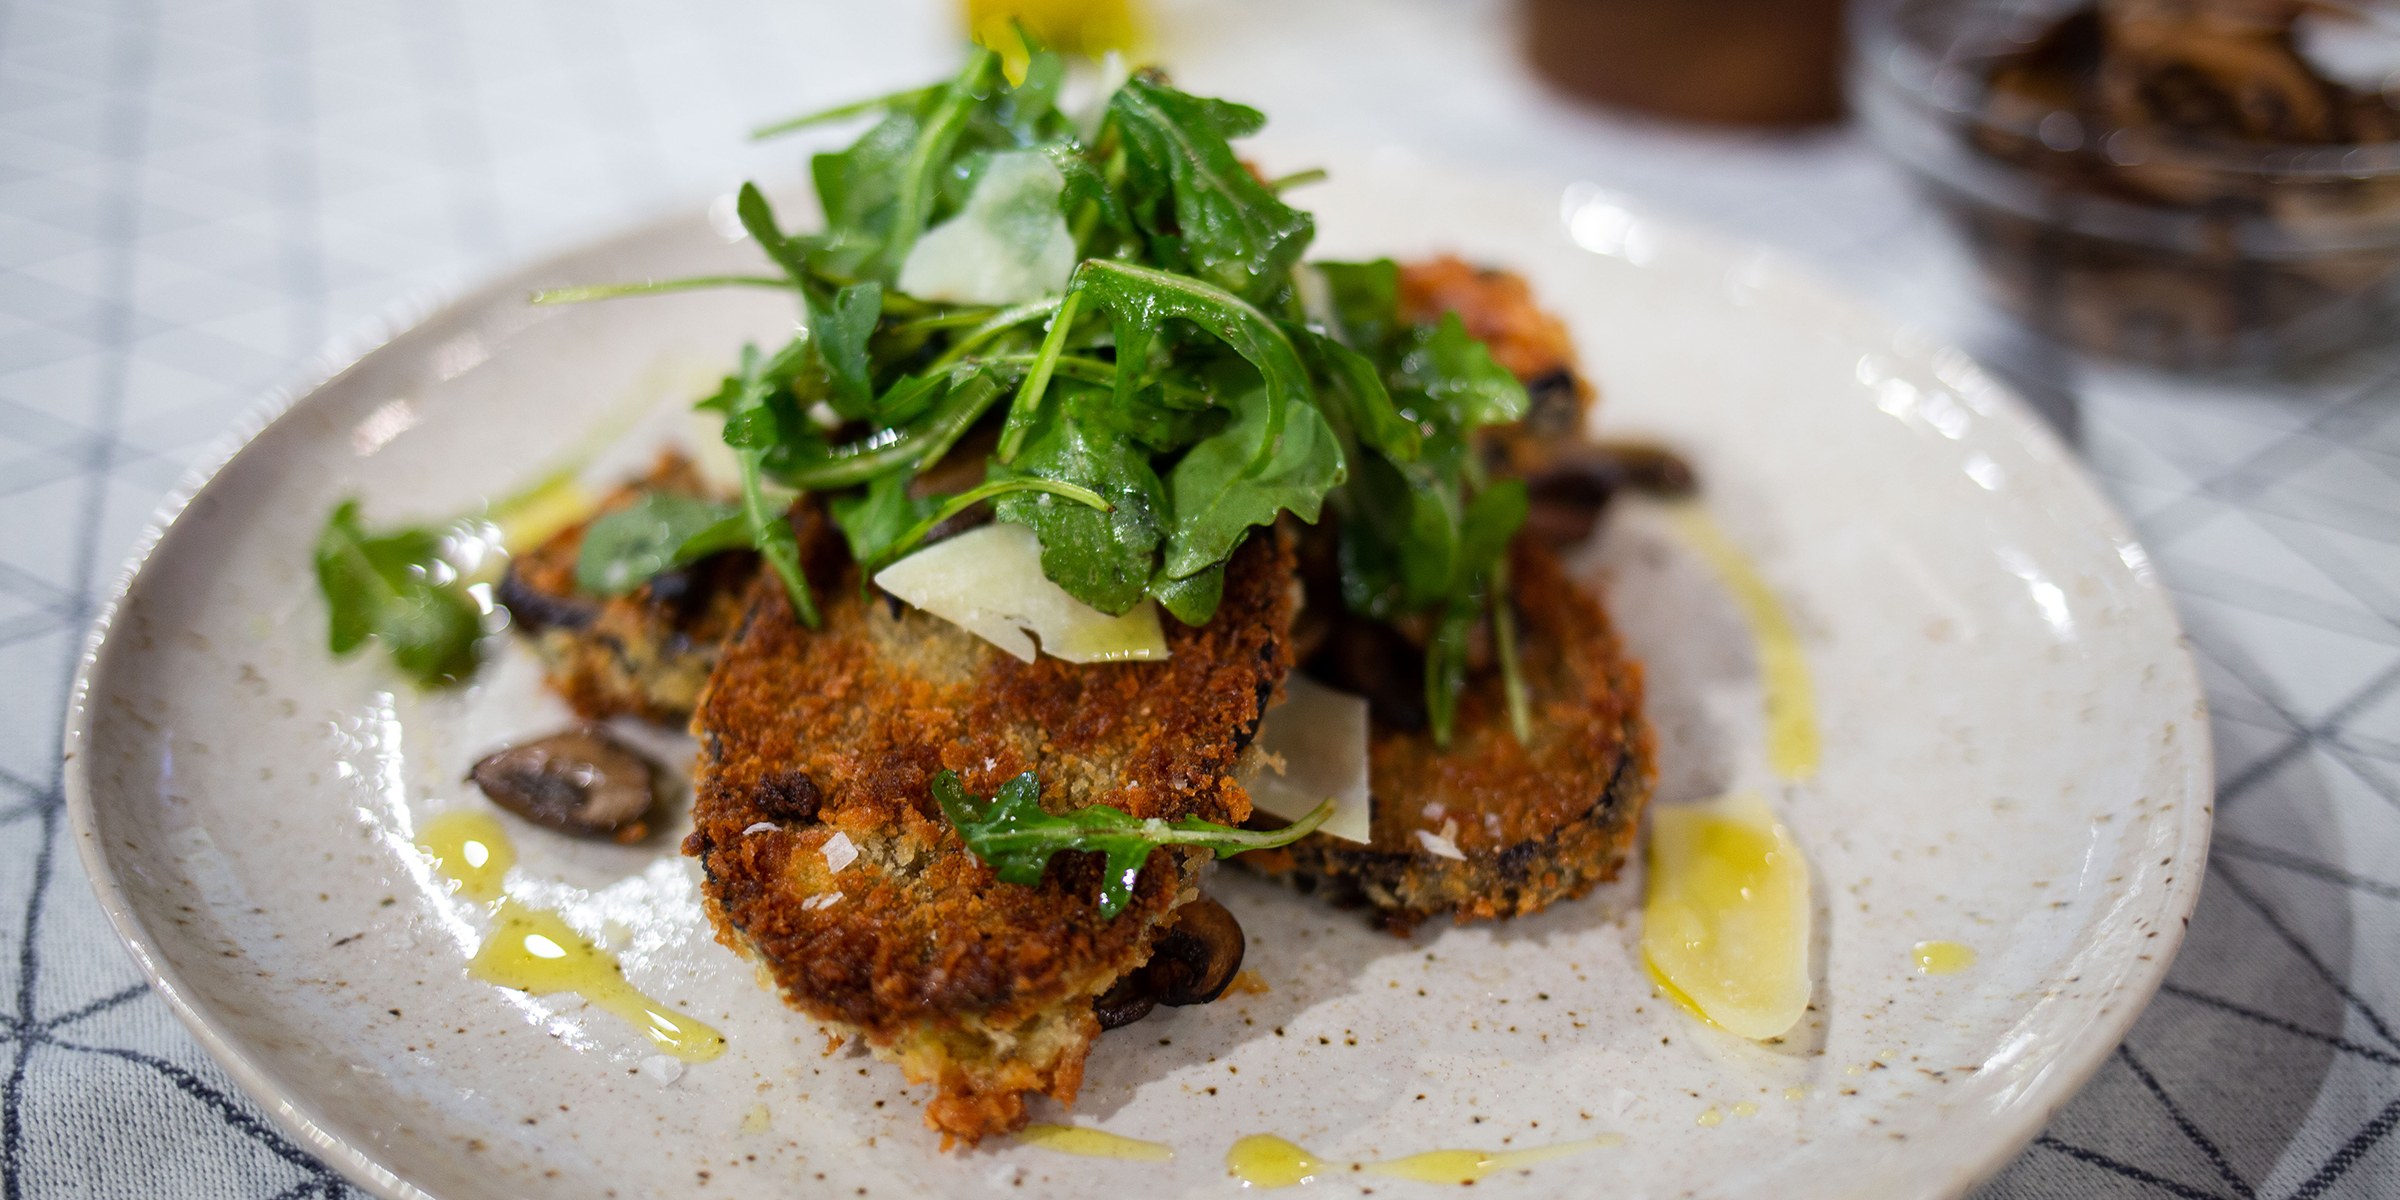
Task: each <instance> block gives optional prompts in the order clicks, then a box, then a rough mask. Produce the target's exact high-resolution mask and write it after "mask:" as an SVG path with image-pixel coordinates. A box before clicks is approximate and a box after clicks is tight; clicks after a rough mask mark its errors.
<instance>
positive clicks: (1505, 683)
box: [1490, 558, 1533, 747]
mask: <svg viewBox="0 0 2400 1200" xmlns="http://www.w3.org/2000/svg"><path fill="white" fill-rule="evenodd" d="M1490 599H1491V605H1492V643H1493V645H1492V649H1493V650H1494V651H1496V652H1497V653H1498V654H1499V655H1500V690H1501V691H1502V692H1503V693H1504V694H1506V695H1507V697H1508V727H1509V731H1510V732H1512V733H1514V734H1516V735H1517V744H1518V745H1520V746H1525V747H1531V746H1532V745H1533V697H1532V695H1531V694H1530V693H1528V692H1527V691H1526V690H1525V664H1524V663H1523V662H1521V661H1519V660H1518V658H1517V608H1516V605H1514V604H1511V603H1509V599H1508V560H1507V559H1506V558H1502V559H1501V560H1500V562H1499V563H1498V564H1497V565H1495V566H1494V567H1493V568H1492V586H1491V597H1490Z"/></svg>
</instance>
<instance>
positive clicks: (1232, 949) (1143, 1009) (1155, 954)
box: [1092, 896, 1246, 1029]
mask: <svg viewBox="0 0 2400 1200" xmlns="http://www.w3.org/2000/svg"><path fill="white" fill-rule="evenodd" d="M1245 946H1246V943H1245V940H1244V939H1243V937H1242V923H1241V922H1239V921H1236V920H1234V919H1233V914H1232V913H1229V912H1227V911H1225V906H1224V905H1222V904H1219V903H1217V902H1216V901H1214V900H1211V899H1209V898H1208V897H1206V896H1202V897H1200V898H1199V899H1197V900H1194V901H1192V902H1191V903H1189V904H1186V905H1184V906H1183V907H1181V908H1178V909H1176V910H1175V916H1174V918H1173V919H1172V920H1171V921H1170V922H1169V923H1168V925H1167V926H1166V927H1165V928H1164V929H1161V930H1159V932H1158V937H1157V940H1155V941H1153V942H1151V944H1150V961H1149V962H1147V963H1144V964H1142V965H1141V966H1140V967H1137V968H1135V969H1134V970H1132V971H1130V972H1127V973H1126V974H1125V975H1123V976H1122V977H1120V978H1119V979H1118V980H1117V981H1116V983H1114V984H1112V985H1110V987H1109V989H1108V990H1107V991H1106V992H1103V993H1101V994H1100V995H1098V996H1096V997H1094V998H1093V999H1092V1015H1093V1016H1094V1017H1097V1018H1098V1019H1099V1021H1100V1028H1102V1029H1116V1028H1119V1027H1122V1026H1126V1025H1131V1024H1133V1023H1134V1022H1136V1021H1139V1020H1141V1019H1142V1018H1143V1017H1146V1016H1149V1015H1150V1011H1151V1010H1152V1009H1153V1008H1155V1007H1157V1006H1158V1005H1161V1004H1164V1005H1167V1006H1169V1007H1172V1008H1182V1007H1184V1006H1187V1005H1192V1004H1208V1003H1212V1002H1214V1001H1215V1000H1216V998H1217V997H1219V996H1222V995H1224V994H1225V989H1226V988H1228V987H1230V986H1232V984H1233V977H1234V976H1235V975H1238V974H1240V973H1241V970H1242V951H1243V950H1244V948H1245Z"/></svg>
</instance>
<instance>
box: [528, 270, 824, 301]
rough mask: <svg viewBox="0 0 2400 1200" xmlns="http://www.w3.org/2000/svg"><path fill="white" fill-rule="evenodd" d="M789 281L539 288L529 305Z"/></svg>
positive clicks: (716, 279)
mask: <svg viewBox="0 0 2400 1200" xmlns="http://www.w3.org/2000/svg"><path fill="white" fill-rule="evenodd" d="M790 286H792V281H791V280H789V279H777V278H775V277H774V276H771V275H694V276H692V277H691V278H689V279H645V280H643V281H642V282H640V283H598V284H592V285H589V286H586V287H563V288H539V289H536V290H535V292H534V293H533V296H532V298H531V299H530V301H529V303H533V304H581V303H583V302H585V301H587V300H614V299H616V298H617V297H619V296H658V295H664V294H666V293H668V292H690V291H697V290H699V289H701V288H713V287H770V288H788V287H790Z"/></svg>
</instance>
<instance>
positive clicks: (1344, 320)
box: [1311, 258, 1403, 355]
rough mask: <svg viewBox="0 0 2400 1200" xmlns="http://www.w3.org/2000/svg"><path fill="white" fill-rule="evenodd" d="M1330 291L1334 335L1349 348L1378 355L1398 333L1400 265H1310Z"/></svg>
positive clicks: (1377, 262)
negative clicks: (1322, 278) (1334, 327)
mask: <svg viewBox="0 0 2400 1200" xmlns="http://www.w3.org/2000/svg"><path fill="white" fill-rule="evenodd" d="M1311 265H1312V266H1314V267H1315V268H1316V270H1317V273H1318V274H1319V275H1321V276H1323V277H1324V279H1325V284H1326V288H1327V289H1328V290H1329V291H1330V292H1331V293H1332V299H1333V316H1334V319H1335V323H1336V329H1335V331H1334V332H1335V334H1336V335H1337V336H1338V337H1340V338H1341V339H1342V341H1343V342H1344V343H1345V344H1347V345H1348V346H1350V347H1351V348H1352V349H1354V350H1357V351H1359V352H1360V353H1363V354H1373V355H1379V354H1380V353H1381V352H1382V350H1383V347H1384V346H1385V344H1386V343H1388V342H1389V341H1390V340H1391V339H1392V337H1393V336H1394V335H1396V334H1398V333H1399V332H1401V330H1402V328H1403V326H1402V325H1401V322H1400V264H1398V263H1395V262H1393V261H1392V260H1390V259H1388V258H1379V259H1376V260H1375V261H1373V262H1363V263H1338V262H1320V263H1313V264H1311Z"/></svg>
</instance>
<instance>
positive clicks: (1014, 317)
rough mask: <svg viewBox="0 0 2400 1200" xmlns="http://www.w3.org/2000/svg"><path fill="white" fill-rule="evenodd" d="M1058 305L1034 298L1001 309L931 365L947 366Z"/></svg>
mask: <svg viewBox="0 0 2400 1200" xmlns="http://www.w3.org/2000/svg"><path fill="white" fill-rule="evenodd" d="M1058 305H1059V301H1057V300H1035V301H1033V302H1032V303H1029V304H1020V305H1018V306H1016V307H1015V308H1009V309H1002V310H1001V311H1000V312H998V313H996V314H994V315H993V316H992V319H991V320H988V321H985V322H984V323H983V324H981V325H978V326H976V327H975V331H974V332H973V333H970V334H968V335H967V336H965V337H963V338H960V339H958V340H957V341H955V342H952V343H951V344H950V348H949V349H948V350H944V351H942V355H941V357H939V358H936V359H934V360H933V366H934V367H946V366H949V365H951V364H952V363H955V362H957V361H959V360H960V359H962V358H965V357H966V356H967V355H969V354H971V353H973V352H974V350H975V348H976V347H978V346H981V345H983V344H984V343H985V342H988V341H990V340H992V339H993V338H996V337H998V336H1000V335H1001V334H1003V333H1006V332H1008V331H1009V330H1011V329H1014V328H1016V327H1017V326H1019V325H1022V324H1024V323H1025V322H1027V321H1030V320H1032V319H1034V318H1035V317H1039V316H1046V315H1048V314H1050V313H1054V312H1057V311H1058ZM931 369H932V368H928V370H931Z"/></svg>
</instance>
